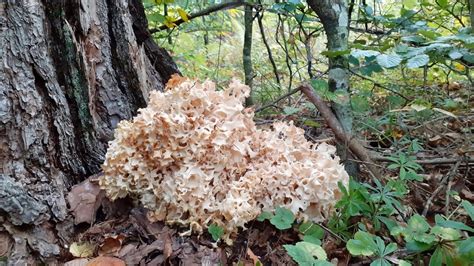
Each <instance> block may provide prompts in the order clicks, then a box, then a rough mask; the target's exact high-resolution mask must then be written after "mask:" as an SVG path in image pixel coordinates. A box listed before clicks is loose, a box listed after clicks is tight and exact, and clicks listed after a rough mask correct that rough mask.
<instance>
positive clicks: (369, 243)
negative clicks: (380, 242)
mask: <svg viewBox="0 0 474 266" xmlns="http://www.w3.org/2000/svg"><path fill="white" fill-rule="evenodd" d="M346 247H347V250H349V252H350V253H351V254H352V255H355V256H359V255H363V256H371V255H373V254H375V252H376V251H377V244H376V243H375V240H374V236H373V235H371V234H369V233H367V232H364V231H357V233H355V235H354V239H350V240H349V241H348V242H347V244H346Z"/></svg>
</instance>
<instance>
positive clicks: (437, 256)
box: [429, 247, 443, 266]
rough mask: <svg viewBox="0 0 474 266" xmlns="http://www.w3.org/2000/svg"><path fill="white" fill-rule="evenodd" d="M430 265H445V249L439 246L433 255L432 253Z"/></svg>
mask: <svg viewBox="0 0 474 266" xmlns="http://www.w3.org/2000/svg"><path fill="white" fill-rule="evenodd" d="M429 265H430V266H439V265H443V251H442V249H441V248H439V247H438V248H437V249H436V250H435V252H433V255H431V259H430V264H429Z"/></svg>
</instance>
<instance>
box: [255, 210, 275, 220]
mask: <svg viewBox="0 0 474 266" xmlns="http://www.w3.org/2000/svg"><path fill="white" fill-rule="evenodd" d="M272 217H273V213H271V212H262V213H260V215H259V216H258V217H257V221H259V222H263V221H265V220H270V219H271V218H272Z"/></svg>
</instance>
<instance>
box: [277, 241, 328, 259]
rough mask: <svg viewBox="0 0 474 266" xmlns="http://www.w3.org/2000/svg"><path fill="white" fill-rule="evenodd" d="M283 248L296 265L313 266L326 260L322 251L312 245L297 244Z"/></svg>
mask: <svg viewBox="0 0 474 266" xmlns="http://www.w3.org/2000/svg"><path fill="white" fill-rule="evenodd" d="M283 247H284V248H285V249H286V251H287V252H288V255H290V257H291V258H292V259H293V260H294V261H296V262H297V263H298V265H315V264H317V261H318V260H326V259H327V255H326V252H325V251H324V249H323V248H322V247H321V246H319V245H315V244H313V243H308V242H298V243H296V245H283ZM316 258H317V259H316ZM323 265H324V264H323Z"/></svg>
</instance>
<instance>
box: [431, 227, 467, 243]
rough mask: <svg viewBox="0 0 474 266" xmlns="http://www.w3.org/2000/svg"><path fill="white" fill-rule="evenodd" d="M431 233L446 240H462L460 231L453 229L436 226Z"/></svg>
mask: <svg viewBox="0 0 474 266" xmlns="http://www.w3.org/2000/svg"><path fill="white" fill-rule="evenodd" d="M431 233H432V234H435V235H437V236H438V237H440V238H441V239H444V240H450V241H452V240H458V239H459V238H461V234H460V233H459V231H458V230H456V229H453V228H446V227H441V226H434V227H433V228H431Z"/></svg>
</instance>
